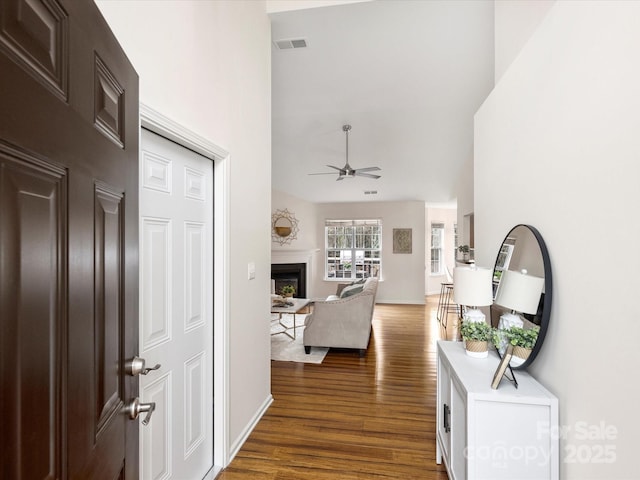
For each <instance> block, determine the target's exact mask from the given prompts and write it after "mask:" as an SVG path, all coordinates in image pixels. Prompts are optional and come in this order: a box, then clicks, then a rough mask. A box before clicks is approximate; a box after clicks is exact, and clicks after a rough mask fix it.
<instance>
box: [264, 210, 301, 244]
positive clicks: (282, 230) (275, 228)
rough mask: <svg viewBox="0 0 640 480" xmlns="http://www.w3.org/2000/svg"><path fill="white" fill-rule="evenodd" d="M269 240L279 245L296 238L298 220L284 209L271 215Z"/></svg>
mask: <svg viewBox="0 0 640 480" xmlns="http://www.w3.org/2000/svg"><path fill="white" fill-rule="evenodd" d="M271 238H272V239H273V241H274V242H278V243H279V244H280V245H285V244H289V243H291V241H292V240H295V239H297V238H298V219H297V218H296V217H295V215H294V213H293V212H290V211H289V210H287V209H286V208H285V209H284V210H276V212H275V213H274V214H273V215H271Z"/></svg>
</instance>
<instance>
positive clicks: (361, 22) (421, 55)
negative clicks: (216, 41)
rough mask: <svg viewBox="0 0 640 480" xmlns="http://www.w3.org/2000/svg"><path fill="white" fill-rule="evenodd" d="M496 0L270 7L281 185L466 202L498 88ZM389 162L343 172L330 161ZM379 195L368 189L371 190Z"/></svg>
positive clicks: (338, 198) (304, 193)
mask: <svg viewBox="0 0 640 480" xmlns="http://www.w3.org/2000/svg"><path fill="white" fill-rule="evenodd" d="M493 15H494V13H493V0H470V1H463V0H443V1H439V0H412V1H404V0H394V1H390V0H389V1H387V0H377V1H372V2H363V3H350V4H343V5H338V6H329V7H320V8H310V9H305V10H295V11H284V12H279V13H272V14H271V15H270V18H271V25H272V40H274V41H277V40H282V39H285V40H287V39H288V40H291V39H304V40H305V41H306V44H307V47H306V48H289V49H279V48H277V47H276V46H275V45H274V44H273V45H272V46H271V48H272V132H273V137H272V142H273V144H272V164H273V167H272V185H273V188H274V189H276V190H280V191H283V192H285V193H288V194H291V195H294V196H297V197H299V198H302V199H304V200H307V201H310V202H314V203H317V202H353V201H367V200H374V201H396V200H421V201H425V202H427V203H431V204H455V196H456V182H457V178H458V175H459V173H460V170H461V168H463V166H464V165H465V164H468V162H469V160H470V159H471V158H472V155H473V115H474V113H475V112H476V110H477V109H478V108H479V106H480V105H481V104H482V102H483V101H484V99H485V98H486V97H487V95H488V94H489V92H490V91H491V89H492V88H493V77H494V40H493V39H494V28H493V25H494V20H493V18H494V17H493ZM344 124H350V125H351V126H352V130H351V132H350V134H349V163H350V164H351V166H352V167H353V168H361V167H369V166H378V167H380V168H381V171H380V172H376V173H379V174H381V175H382V178H380V179H378V180H374V179H370V178H359V177H356V178H348V179H345V180H343V181H336V178H337V172H336V173H334V174H332V175H309V174H310V173H321V172H327V173H328V172H331V171H332V169H331V168H329V167H327V165H335V166H339V167H341V166H343V165H344V163H345V134H344V132H343V131H342V126H343V125H344ZM372 190H373V191H376V192H377V193H376V194H365V191H368V192H371V191H372Z"/></svg>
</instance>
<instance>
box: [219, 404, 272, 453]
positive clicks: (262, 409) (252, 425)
mask: <svg viewBox="0 0 640 480" xmlns="http://www.w3.org/2000/svg"><path fill="white" fill-rule="evenodd" d="M272 403H273V396H272V395H271V394H269V396H268V397H267V398H266V399H265V401H264V402H263V403H262V406H261V407H260V408H259V409H258V411H257V412H256V414H255V415H254V416H253V418H252V419H251V421H250V422H249V423H248V424H247V426H246V427H245V429H244V430H243V431H242V433H241V434H240V436H239V437H238V438H237V439H236V441H235V442H233V444H232V445H231V449H230V453H229V464H230V463H231V462H232V461H233V459H234V458H235V456H236V454H237V453H238V452H239V451H240V449H241V448H242V445H244V442H246V441H247V438H249V435H251V432H253V429H254V428H256V425H258V422H259V421H260V419H261V418H262V417H263V416H264V414H265V413H266V411H267V409H268V408H269V407H270V406H271V404H272Z"/></svg>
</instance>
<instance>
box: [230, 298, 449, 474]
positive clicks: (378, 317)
mask: <svg viewBox="0 0 640 480" xmlns="http://www.w3.org/2000/svg"><path fill="white" fill-rule="evenodd" d="M437 302H438V297H437V296H430V297H427V303H426V305H376V308H375V311H374V321H373V334H372V339H371V344H370V346H369V349H368V351H367V354H366V356H365V357H364V358H360V357H359V356H358V354H357V352H353V351H348V350H333V349H332V350H330V351H329V353H328V355H327V357H326V358H325V360H324V362H323V363H322V364H321V365H314V364H302V363H292V362H275V361H272V363H271V366H272V379H271V385H272V387H271V388H272V393H273V397H274V399H275V400H274V402H273V404H272V406H271V407H270V408H269V410H268V411H267V413H266V414H265V415H264V417H263V418H262V419H261V420H260V422H259V424H258V425H257V426H256V428H255V430H254V431H253V432H252V433H251V435H250V437H249V439H248V440H247V441H246V443H245V444H244V445H243V447H242V449H241V450H240V451H239V452H238V454H237V455H236V457H235V459H234V460H233V462H232V463H231V465H230V466H229V467H227V469H226V470H225V471H223V472H221V473H220V475H219V476H218V479H220V480H233V479H277V480H285V479H319V480H323V479H327V480H328V479H331V480H335V479H340V480H351V479H368V478H372V479H384V478H402V479H427V480H428V479H442V480H444V479H447V474H446V471H445V469H444V467H443V466H442V465H437V464H436V461H435V452H436V444H435V422H436V411H435V405H436V359H435V355H436V353H435V352H436V348H435V342H436V340H437V339H438V336H439V326H438V324H437V321H436V307H437ZM450 318H453V317H450ZM450 323H453V322H450Z"/></svg>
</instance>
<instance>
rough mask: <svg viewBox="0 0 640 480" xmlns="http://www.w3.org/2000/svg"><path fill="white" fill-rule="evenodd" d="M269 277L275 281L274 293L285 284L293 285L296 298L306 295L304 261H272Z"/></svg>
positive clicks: (278, 291)
mask: <svg viewBox="0 0 640 480" xmlns="http://www.w3.org/2000/svg"><path fill="white" fill-rule="evenodd" d="M271 278H272V279H273V280H274V281H275V289H276V293H280V290H281V289H282V287H283V286H285V285H293V287H294V288H295V289H296V293H294V294H293V296H294V297H296V298H306V297H307V265H306V264H305V263H273V264H271Z"/></svg>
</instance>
